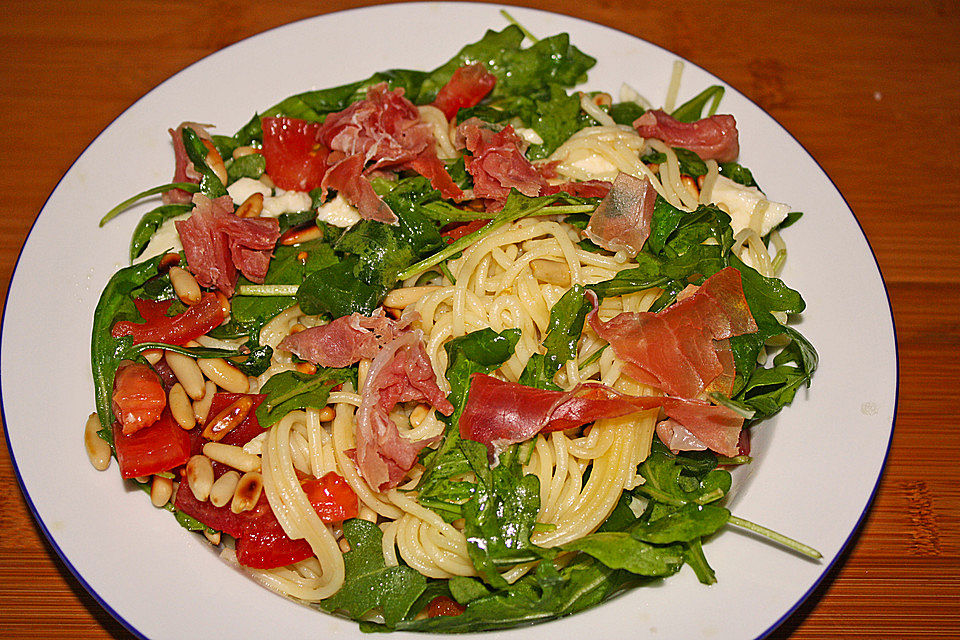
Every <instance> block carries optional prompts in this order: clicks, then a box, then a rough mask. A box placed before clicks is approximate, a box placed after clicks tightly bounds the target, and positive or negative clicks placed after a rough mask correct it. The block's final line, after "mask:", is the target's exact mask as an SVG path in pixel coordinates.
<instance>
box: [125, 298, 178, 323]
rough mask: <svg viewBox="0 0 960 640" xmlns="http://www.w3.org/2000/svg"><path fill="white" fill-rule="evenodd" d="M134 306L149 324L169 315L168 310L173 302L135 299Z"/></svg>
mask: <svg viewBox="0 0 960 640" xmlns="http://www.w3.org/2000/svg"><path fill="white" fill-rule="evenodd" d="M133 304H134V306H135V307H136V308H137V311H139V312H140V315H141V316H143V319H144V320H146V321H147V322H149V321H151V320H156V319H157V318H162V317H164V316H165V315H167V309H169V308H170V305H171V304H173V300H148V299H145V298H134V299H133Z"/></svg>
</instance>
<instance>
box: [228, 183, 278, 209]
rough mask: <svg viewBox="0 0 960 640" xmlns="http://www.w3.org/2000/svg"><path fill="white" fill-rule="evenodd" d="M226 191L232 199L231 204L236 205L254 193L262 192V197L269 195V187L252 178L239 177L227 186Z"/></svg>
mask: <svg viewBox="0 0 960 640" xmlns="http://www.w3.org/2000/svg"><path fill="white" fill-rule="evenodd" d="M227 193H229V194H230V197H231V198H232V199H233V204H235V205H237V206H238V207H239V206H240V205H241V204H243V203H244V201H245V200H246V199H247V198H249V197H250V196H252V195H253V194H255V193H262V194H263V196H264V198H266V197H267V196H270V195H271V191H270V187H268V186H267V185H265V184H263V183H262V182H260V181H259V180H254V179H253V178H240V179H239V180H237V181H236V182H234V183H233V184H232V185H230V186H229V187H227Z"/></svg>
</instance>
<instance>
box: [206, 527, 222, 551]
mask: <svg viewBox="0 0 960 640" xmlns="http://www.w3.org/2000/svg"><path fill="white" fill-rule="evenodd" d="M203 537H204V538H206V539H207V540H208V541H209V542H210V544H212V545H213V546H215V547H219V546H220V532H219V531H214V532H213V533H210V532H209V531H207V530H206V529H204V530H203Z"/></svg>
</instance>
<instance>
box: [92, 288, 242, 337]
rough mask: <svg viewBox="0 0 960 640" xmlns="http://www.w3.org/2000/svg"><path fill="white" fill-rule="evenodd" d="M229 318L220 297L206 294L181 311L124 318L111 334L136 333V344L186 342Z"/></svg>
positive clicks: (130, 334)
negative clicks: (142, 319) (141, 319)
mask: <svg viewBox="0 0 960 640" xmlns="http://www.w3.org/2000/svg"><path fill="white" fill-rule="evenodd" d="M225 319H226V316H225V315H224V311H223V304H222V302H221V300H220V296H219V295H217V294H215V293H210V292H207V293H204V294H203V297H202V298H201V299H200V302H198V303H197V304H195V305H193V306H192V307H189V308H188V309H187V310H186V311H184V312H183V313H181V314H178V315H175V316H172V317H169V318H168V317H166V316H159V317H154V318H151V319H148V320H147V321H146V322H142V323H137V322H130V321H128V320H121V321H120V322H118V323H117V324H115V325H113V329H112V330H111V331H110V335H112V336H113V337H114V338H120V337H122V336H133V343H134V344H140V343H142V342H163V343H165V344H176V345H183V344H186V343H187V342H190V341H191V340H194V339H196V338H199V337H200V336H202V335H204V334H205V333H207V332H208V331H211V330H212V329H215V328H216V327H219V326H220V325H221V324H223V321H224V320H225Z"/></svg>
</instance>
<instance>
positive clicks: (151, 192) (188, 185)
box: [100, 182, 200, 227]
mask: <svg viewBox="0 0 960 640" xmlns="http://www.w3.org/2000/svg"><path fill="white" fill-rule="evenodd" d="M171 189H182V190H184V191H187V192H189V193H196V192H197V191H199V190H200V187H199V186H197V185H195V184H193V183H192V182H171V183H170V184H162V185H160V186H159V187H152V188H150V189H147V190H146V191H141V192H140V193H138V194H136V195H134V196H130V197H129V198H127V199H126V200H124V201H123V202H121V203H120V204H118V205H117V206H115V207H114V208H113V209H110V211H107V213H106V215H105V216H103V217H102V218H100V226H101V227H102V226H103V225H105V224H107V223H108V222H110V221H111V220H113V219H114V218H116V217H117V216H118V215H120V214H121V213H123V212H124V211H126V210H127V209H129V208H130V207H132V206H133V205H135V204H136V203H137V202H139V201H140V200H143V199H144V198H148V197H150V196H155V195H157V194H160V193H164V192H165V191H170V190H171Z"/></svg>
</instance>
